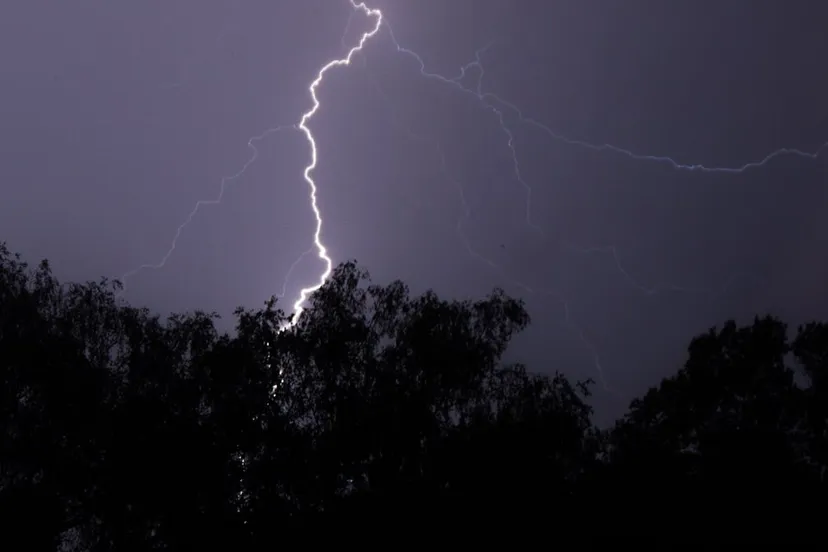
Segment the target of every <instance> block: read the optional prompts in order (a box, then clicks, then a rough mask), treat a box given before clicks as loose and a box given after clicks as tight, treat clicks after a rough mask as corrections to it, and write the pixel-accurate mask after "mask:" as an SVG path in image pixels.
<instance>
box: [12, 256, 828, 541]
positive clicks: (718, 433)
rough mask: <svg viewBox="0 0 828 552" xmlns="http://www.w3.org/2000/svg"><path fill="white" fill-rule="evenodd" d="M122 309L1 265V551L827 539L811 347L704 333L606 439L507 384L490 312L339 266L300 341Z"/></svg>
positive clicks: (780, 338)
mask: <svg viewBox="0 0 828 552" xmlns="http://www.w3.org/2000/svg"><path fill="white" fill-rule="evenodd" d="M117 290H118V284H117V283H116V282H108V281H106V280H102V281H100V282H89V283H85V284H70V285H62V284H60V283H59V282H58V281H57V280H56V279H55V278H54V277H53V276H52V274H51V272H50V269H49V266H48V264H47V263H45V262H44V263H42V264H41V265H39V266H38V267H35V268H30V267H28V266H27V265H25V263H23V262H22V261H21V260H20V258H19V257H17V256H13V255H11V254H10V253H9V251H8V250H7V249H6V248H5V247H4V246H0V371H2V378H3V380H2V387H0V430H2V431H0V438H2V448H0V519H2V527H3V529H4V537H5V539H4V543H11V544H10V545H9V548H8V549H12V550H14V549H25V550H54V549H56V548H58V547H59V546H62V547H63V549H75V550H153V549H164V550H191V549H194V548H207V547H222V548H227V547H232V548H234V549H238V550H264V549H267V550H270V549H272V548H273V547H274V546H276V545H278V544H281V543H282V542H284V539H286V538H292V537H301V538H303V539H304V540H303V542H304V543H306V544H307V543H308V542H309V541H310V540H311V539H314V538H321V537H322V536H327V535H328V534H329V532H328V531H325V529H328V530H333V529H342V528H346V529H352V530H353V529H355V528H357V527H368V525H369V524H370V525H371V526H372V527H374V528H375V532H376V528H381V529H383V530H386V529H389V528H393V527H396V528H399V529H407V530H410V529H411V528H414V527H416V528H417V530H418V531H423V530H436V529H437V528H447V529H450V530H458V529H460V528H461V527H463V526H464V524H465V523H466V522H467V521H468V522H471V523H473V524H474V527H482V526H486V527H504V526H517V525H515V524H516V523H517V522H518V521H520V523H521V525H520V527H521V531H522V532H523V534H527V533H528V532H529V531H532V530H536V531H538V532H543V533H544V534H546V533H547V532H548V527H549V523H556V524H557V526H558V527H576V526H578V527H587V526H588V532H587V533H585V534H584V536H582V537H581V538H593V537H602V536H603V537H610V536H617V535H620V534H638V535H647V534H650V533H652V532H653V531H655V530H656V529H657V530H658V531H660V532H661V534H665V535H668V534H669V535H671V536H672V537H673V538H675V539H677V540H681V541H682V542H685V543H686V542H690V541H692V540H693V539H695V538H699V539H701V538H704V539H705V542H710V539H711V538H717V539H719V540H718V541H717V542H725V541H726V540H728V539H731V540H734V542H742V543H744V542H765V541H767V540H768V539H769V538H777V537H780V536H781V535H787V536H786V537H785V538H786V539H787V541H788V542H789V541H790V540H791V538H792V537H791V535H790V533H792V532H794V530H793V529H792V528H793V527H796V528H797V529H796V531H795V534H796V535H799V536H802V535H804V534H808V535H810V538H811V539H812V541H813V539H814V538H818V536H819V527H820V525H819V524H818V523H817V518H818V516H819V515H820V514H821V512H822V504H824V503H825V498H826V497H825V484H824V480H825V471H826V468H825V467H826V465H828V447H827V446H826V417H827V416H828V410H826V408H828V407H826V404H828V403H826V393H828V387H826V386H827V385H828V383H826V380H827V379H828V371H827V370H828V367H826V363H828V326H826V325H825V324H823V323H818V322H814V323H810V324H806V325H804V326H802V327H801V328H799V329H798V330H797V332H796V333H795V335H793V336H790V335H789V333H790V332H789V331H788V328H787V327H786V326H785V324H783V323H782V322H781V321H779V320H777V319H775V318H772V317H765V318H757V319H755V320H754V321H753V323H752V324H750V325H747V326H741V327H740V326H738V325H737V324H736V323H735V322H728V323H726V324H724V325H723V326H722V327H721V328H719V329H716V328H713V329H711V330H709V331H708V332H706V333H704V334H702V335H699V336H697V337H696V338H694V339H693V340H692V341H691V343H690V346H689V348H688V358H687V361H686V363H685V365H684V366H683V367H682V368H681V369H680V370H679V371H678V372H677V373H676V374H675V375H673V376H671V377H668V378H665V379H664V380H663V381H662V382H661V383H660V384H659V385H658V386H656V387H653V388H652V389H650V390H649V391H648V392H647V393H646V394H645V395H644V396H643V397H641V398H639V399H636V400H634V401H632V403H631V405H630V408H629V411H628V412H627V413H626V414H625V415H624V416H623V417H622V418H621V419H620V420H619V421H618V422H617V423H616V425H615V426H614V427H612V428H610V429H608V430H605V431H600V430H598V429H597V428H595V427H594V426H593V425H592V422H591V413H592V410H591V407H590V406H589V404H588V402H587V401H588V399H589V396H590V393H589V389H590V385H591V382H575V383H572V382H570V381H569V380H568V379H567V378H566V377H564V376H563V375H561V374H559V373H555V374H553V375H548V376H547V375H540V374H537V373H532V372H530V371H528V370H527V368H526V367H525V366H523V365H521V364H505V363H504V362H503V361H502V358H503V355H504V353H505V351H506V349H507V347H508V346H509V343H510V341H511V339H512V337H514V336H515V335H516V334H517V333H518V332H520V331H521V330H523V329H524V328H525V327H526V326H527V325H528V324H529V316H528V314H527V312H526V310H525V308H524V306H523V304H522V303H521V302H520V301H518V300H515V299H512V298H510V297H508V296H506V295H505V294H504V293H503V291H502V290H499V289H495V290H494V291H493V292H492V293H491V294H490V295H489V296H487V297H485V298H483V299H480V300H476V301H471V300H466V301H446V300H443V299H440V298H439V297H437V295H435V294H434V293H432V292H428V293H425V294H423V295H421V296H412V295H411V294H410V292H409V290H408V288H407V287H406V286H405V285H404V284H403V283H401V282H393V283H391V284H389V285H385V286H380V285H375V284H373V283H372V282H371V280H370V278H369V276H368V274H367V273H366V272H365V271H364V270H362V269H360V268H359V267H358V266H357V265H356V264H355V263H353V262H350V263H344V264H342V265H340V266H339V267H337V269H336V270H335V271H334V273H333V275H332V277H331V279H330V280H329V281H328V282H327V283H326V285H325V286H323V287H322V289H320V290H319V291H318V292H317V293H315V294H314V295H313V296H312V297H311V298H310V301H309V305H308V309H307V310H306V311H305V312H304V314H303V316H302V318H301V319H300V320H298V321H297V323H296V324H295V325H294V326H290V325H288V324H287V322H288V318H287V317H286V315H285V314H284V313H283V312H282V311H280V310H279V309H278V308H277V304H276V303H275V301H273V300H271V301H270V302H268V303H267V304H266V305H265V307H264V308H261V309H258V310H245V309H239V310H237V311H236V313H235V319H236V328H235V331H234V332H233V333H232V334H220V333H219V332H218V331H217V330H216V328H215V325H214V322H215V318H216V315H214V314H208V313H203V312H193V313H189V314H177V315H173V316H171V317H169V318H168V319H166V320H161V319H160V318H159V317H158V316H155V315H153V314H152V313H150V312H149V311H148V310H146V309H138V308H133V307H130V306H129V305H127V304H126V303H124V302H123V301H121V300H119V299H117V298H116V292H117ZM529 519H534V520H537V522H536V523H534V524H527V520H529ZM576 524H577V525H576ZM401 534H402V533H401ZM4 549H6V548H4Z"/></svg>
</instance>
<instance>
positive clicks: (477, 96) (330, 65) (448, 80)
mask: <svg viewBox="0 0 828 552" xmlns="http://www.w3.org/2000/svg"><path fill="white" fill-rule="evenodd" d="M348 1H349V3H350V5H351V7H352V8H353V11H352V12H351V14H350V15H349V18H348V21H347V25H346V29H345V32H344V33H343V35H342V39H341V43H342V45H343V48H346V46H345V36H346V35H347V32H348V30H349V29H350V26H351V23H352V20H353V17H354V15H355V14H358V13H362V14H364V15H365V16H366V17H368V18H369V19H373V20H374V25H373V27H372V28H371V29H370V30H369V31H367V32H365V33H363V34H362V35H361V37H360V39H359V41H358V43H357V44H356V45H355V46H353V47H352V48H350V49H348V50H347V53H346V55H345V56H344V57H342V58H339V59H333V60H331V61H329V62H327V63H326V64H325V65H323V66H322V67H321V68H320V69H319V71H318V72H317V73H316V77H315V78H314V80H313V81H312V82H311V83H310V85H309V86H308V93H309V95H310V97H311V100H312V106H311V108H310V109H309V110H308V111H306V112H305V113H303V114H302V116H301V118H300V121H299V123H298V124H295V125H290V126H281V127H275V128H272V129H269V130H267V131H265V132H264V133H262V134H261V135H258V136H255V137H253V138H251V139H250V140H249V141H248V146H249V147H250V148H251V149H252V151H253V154H252V156H251V157H250V158H249V159H248V161H247V162H246V163H245V164H244V166H243V167H242V168H241V170H240V171H238V172H237V173H236V174H234V175H232V176H229V177H225V178H223V179H222V180H221V187H220V192H219V195H218V197H217V198H215V199H212V200H201V201H199V202H197V203H196V205H195V207H194V208H193V210H192V211H191V212H190V214H189V215H188V217H187V218H186V219H185V221H184V222H183V223H182V224H181V225H180V226H179V227H178V229H177V230H176V233H175V236H174V238H173V240H172V243H171V246H170V248H169V249H168V251H167V253H166V254H165V255H164V257H163V258H162V259H161V261H160V262H159V263H157V264H146V265H142V266H140V267H138V268H137V269H135V270H132V271H130V272H128V273H126V274H125V275H124V276H123V277H122V281H126V279H128V278H129V277H132V276H134V275H135V274H136V273H137V272H139V271H140V270H143V269H160V268H163V267H164V265H165V264H166V262H167V261H168V259H169V258H170V256H171V255H172V254H173V252H174V251H175V248H176V244H177V241H178V239H179V237H180V236H181V233H182V232H183V230H184V228H185V227H186V226H187V225H188V224H189V223H190V222H191V221H192V219H193V218H194V217H195V215H196V214H197V213H198V211H199V209H200V208H201V207H202V206H203V205H212V204H218V203H220V202H221V200H222V197H223V195H224V192H225V188H226V186H227V185H228V184H229V183H230V182H232V181H233V180H236V179H237V178H239V177H240V176H241V175H242V174H244V172H245V171H246V169H247V168H248V167H249V166H250V165H251V164H252V163H253V162H254V161H255V160H256V158H257V156H258V150H257V149H256V146H255V144H256V142H258V141H260V140H262V139H264V138H265V137H266V136H268V135H269V134H271V133H273V132H276V131H279V130H283V129H287V128H292V129H295V130H299V131H301V132H302V133H303V134H304V136H305V138H306V140H307V142H308V144H309V147H310V154H311V155H310V162H309V164H308V165H307V166H306V167H305V169H304V172H303V177H304V180H305V182H306V184H307V186H308V189H309V200H310V205H311V210H312V212H313V216H314V219H315V229H314V232H313V239H312V242H313V245H312V246H311V248H310V249H309V250H308V251H306V252H304V253H303V254H302V255H301V256H300V257H299V258H297V259H296V260H295V261H294V262H293V264H292V265H291V267H290V269H289V271H288V273H287V274H286V276H285V280H284V283H283V285H282V291H281V294H280V295H279V297H283V296H284V295H285V288H286V285H287V281H288V279H289V278H290V276H291V274H292V272H293V270H294V269H295V268H296V266H297V265H298V264H299V262H300V261H301V260H303V259H304V258H305V257H306V256H307V255H309V254H311V253H312V252H315V253H316V257H317V258H318V259H319V260H321V261H322V262H323V265H324V270H323V271H322V272H321V274H320V275H319V277H318V279H317V281H316V283H315V284H313V285H310V286H308V287H305V288H302V289H301V290H300V291H299V295H298V298H297V299H296V301H295V302H294V303H293V316H292V317H291V319H290V321H289V322H288V323H287V324H286V325H285V326H283V328H282V329H286V328H288V327H292V326H294V325H295V324H296V323H297V322H298V320H299V318H300V316H301V314H302V312H303V311H304V305H305V303H306V301H307V300H308V298H309V297H310V296H311V295H312V294H313V293H314V292H315V291H317V290H318V289H320V288H321V287H322V286H323V285H324V284H325V282H326V281H327V280H328V278H329V277H330V275H331V272H332V269H333V260H332V259H331V257H330V255H329V254H328V250H327V248H326V246H325V244H324V242H323V240H322V228H323V217H322V213H321V211H320V209H319V206H318V201H317V196H318V188H317V185H316V182H315V181H314V180H313V177H312V173H313V171H314V169H315V168H316V166H317V164H318V150H317V144H316V140H315V138H314V135H313V132H312V131H311V129H310V127H309V123H310V121H311V119H312V118H313V117H314V115H316V113H317V112H318V111H319V109H320V101H319V99H318V97H317V90H318V88H319V86H321V85H322V83H323V81H324V78H325V75H326V74H327V72H328V71H329V70H331V69H334V68H336V67H340V66H350V65H351V63H352V60H353V59H354V56H355V55H357V54H358V53H359V52H361V51H362V50H363V47H364V46H365V44H366V43H367V41H369V40H370V39H372V38H374V37H375V36H376V35H377V34H379V32H380V30H381V29H382V28H385V29H386V30H387V34H388V36H389V37H390V40H391V42H392V44H393V46H394V48H395V49H396V51H397V52H398V53H400V54H403V55H406V56H408V57H410V58H411V59H413V60H414V61H416V63H417V64H418V66H419V74H420V75H421V76H422V77H424V78H427V79H431V80H435V81H437V82H439V83H442V84H443V85H446V86H449V87H451V88H453V89H454V90H456V91H458V92H459V93H462V94H464V95H466V96H468V97H469V98H470V99H473V100H475V101H476V102H478V103H479V105H480V106H481V107H483V108H484V109H486V110H488V111H489V112H490V113H491V114H493V115H494V117H495V120H496V122H497V124H498V127H499V129H500V130H501V131H502V133H503V135H504V139H505V144H506V147H507V148H508V150H509V152H510V155H511V160H512V172H513V176H514V179H515V181H516V182H518V183H519V184H520V185H521V187H522V188H523V190H524V193H525V221H526V225H527V226H528V227H530V228H532V229H533V230H535V231H536V232H537V233H538V234H540V235H541V236H543V237H544V238H545V237H546V236H545V234H544V232H543V230H542V229H541V228H540V227H539V226H538V225H537V224H536V223H535V222H534V221H533V219H532V187H531V185H530V184H529V183H528V182H526V180H525V179H524V177H523V175H522V172H521V168H520V162H519V156H518V151H517V147H516V145H515V135H514V132H513V130H512V128H511V127H510V126H509V123H508V122H507V119H509V118H508V117H507V114H509V115H511V116H512V117H513V118H514V119H513V120H516V121H517V122H518V123H520V124H523V125H528V126H532V127H534V128H536V129H538V130H540V131H542V132H543V133H545V134H546V135H547V136H548V137H549V138H550V139H552V140H554V141H556V142H559V143H565V144H567V145H570V146H575V147H580V148H585V149H588V150H592V151H595V152H601V153H611V154H615V155H620V156H624V157H627V158H629V159H631V160H634V161H641V162H651V163H661V164H667V165H669V166H671V167H672V168H673V169H674V170H679V171H690V172H702V173H727V174H740V173H743V172H745V171H748V170H751V169H758V168H761V167H763V166H765V165H767V164H768V163H769V162H770V161H772V160H773V159H775V158H778V157H782V156H796V157H800V158H803V159H807V160H817V159H818V158H819V157H820V155H821V153H822V151H823V150H824V149H825V148H826V147H828V142H826V143H825V144H823V145H822V146H820V147H819V148H818V149H817V150H816V151H815V152H806V151H803V150H799V149H794V148H781V149H778V150H776V151H773V152H771V153H770V154H768V155H766V156H765V157H764V158H762V159H760V160H758V161H752V162H748V163H745V164H743V165H741V166H734V167H724V166H718V167H717V166H712V167H708V166H705V165H703V164H698V163H695V164H688V163H682V162H679V161H677V160H675V159H674V158H672V157H669V156H661V155H650V154H642V153H637V152H634V151H632V150H629V149H626V148H623V147H619V146H616V145H612V144H607V143H592V142H588V141H584V140H578V139H573V138H570V137H567V136H565V135H563V134H561V133H559V132H556V131H555V130H553V129H552V128H550V127H549V126H547V125H545V124H543V123H542V122H540V121H538V120H536V119H534V118H532V117H529V116H527V115H525V114H524V112H523V111H522V110H521V108H519V107H518V106H517V105H516V104H514V103H512V102H509V101H507V100H505V99H503V98H502V97H500V96H498V95H497V94H494V93H491V92H486V91H484V90H483V80H484V77H485V67H484V64H483V56H484V54H485V53H486V51H487V50H488V49H489V48H490V47H491V46H492V45H493V44H494V43H490V44H488V45H486V46H485V47H483V48H481V49H479V50H477V51H476V52H475V55H474V60H473V61H471V62H470V63H467V64H466V65H464V66H463V67H461V69H460V72H459V74H458V75H456V76H454V77H447V76H444V75H440V74H438V73H432V72H429V71H427V69H426V63H425V61H424V60H423V58H422V57H421V56H420V55H419V54H417V53H416V52H414V51H413V50H410V49H408V48H405V47H403V46H402V45H401V44H400V42H399V41H398V40H397V38H396V36H395V34H394V30H393V28H392V27H391V25H390V23H389V22H388V20H387V18H384V17H383V14H382V12H381V11H380V10H379V9H373V8H369V7H367V5H366V4H365V3H364V2H357V1H356V0H348ZM363 61H364V58H363ZM471 71H475V72H476V78H475V79H474V81H475V85H474V86H473V87H469V86H467V85H465V84H464V81H465V79H466V78H467V76H468V74H469V72H471ZM386 99H387V98H386ZM408 134H409V136H410V137H411V138H412V139H417V140H422V139H424V137H422V136H418V135H415V134H414V133H413V132H411V131H410V129H408ZM435 143H436V148H435V151H436V152H437V155H438V158H439V164H440V168H441V170H442V172H443V173H444V174H445V175H446V177H447V179H448V181H449V182H450V183H451V184H452V185H453V186H454V187H455V189H456V191H457V193H458V197H459V200H460V203H461V207H462V213H461V215H460V218H458V221H457V224H456V228H455V229H456V232H457V235H458V237H459V238H460V240H461V241H462V243H463V244H464V245H465V248H466V251H467V253H468V254H469V255H470V256H472V257H474V258H476V259H478V260H479V261H481V262H483V263H484V264H486V265H488V266H489V267H490V268H491V269H492V270H495V271H497V272H499V273H500V274H501V275H502V276H504V277H506V278H507V279H508V280H509V281H511V282H512V283H513V284H514V285H516V286H518V287H520V288H521V289H523V290H524V291H526V292H528V293H542V294H545V295H549V296H553V297H555V298H556V299H558V300H559V301H560V302H561V305H562V307H563V311H564V319H565V324H566V325H567V326H568V327H569V328H570V329H571V330H573V331H574V332H575V333H576V334H577V336H578V338H579V339H580V340H581V341H582V343H583V344H584V345H585V346H586V347H587V348H588V349H589V350H590V351H591V353H592V356H593V359H594V365H595V368H596V369H597V371H598V374H599V377H600V379H601V382H602V384H603V387H604V388H605V389H606V390H608V391H612V390H611V389H610V388H609V387H608V386H607V384H606V381H605V378H604V373H603V368H602V366H601V362H600V357H599V354H598V351H597V349H596V348H595V346H594V345H593V344H592V343H591V342H590V341H589V340H588V339H587V337H586V335H585V333H584V331H583V330H582V329H581V328H580V327H578V326H577V325H575V323H574V321H573V320H572V319H571V317H570V305H569V301H568V300H567V299H566V297H564V296H563V295H561V294H560V293H557V292H555V291H554V290H548V289H539V288H533V287H531V286H529V285H527V284H526V283H524V282H522V281H520V280H517V279H515V278H513V277H511V276H510V275H509V274H508V273H507V271H505V270H504V269H503V268H502V267H501V266H500V265H498V264H497V263H495V262H494V261H492V260H491V259H489V258H488V257H486V256H485V255H482V254H481V253H479V252H478V251H476V250H475V249H474V248H473V247H472V246H471V244H470V242H469V239H468V236H467V235H466V233H465V230H464V223H465V222H466V221H467V220H468V219H469V218H470V217H471V214H472V213H471V209H470V207H469V204H468V202H467V201H466V195H465V191H464V189H463V185H462V184H461V183H460V182H459V181H458V180H457V179H454V178H452V177H451V176H450V175H449V173H448V166H447V161H446V158H445V155H444V153H443V150H442V148H441V146H440V144H439V142H435ZM560 243H561V244H563V245H565V246H566V247H567V248H568V249H570V250H572V251H576V252H579V253H582V254H592V253H604V254H609V255H610V256H611V258H612V260H613V262H614V265H615V267H616V269H617V270H618V272H619V273H620V274H621V276H622V277H623V278H624V280H625V281H627V283H628V284H629V285H630V286H632V287H633V288H635V289H637V290H638V291H640V292H642V293H644V294H646V295H654V294H657V293H660V292H664V291H674V292H699V293H709V292H710V291H709V290H701V289H698V288H689V287H683V286H677V285H673V284H665V283H659V284H657V285H654V286H644V285H642V284H640V283H639V282H637V281H636V280H635V279H634V278H633V277H632V276H631V274H630V273H629V271H628V270H627V269H626V268H625V267H624V266H623V265H622V263H621V260H620V257H619V253H618V250H617V249H616V248H615V247H614V246H602V247H588V248H585V247H579V246H575V245H574V244H571V243H566V242H563V241H562V240H561V241H560ZM736 277H738V276H734V277H732V278H731V279H730V280H728V282H727V283H726V284H725V286H724V288H723V290H725V289H727V288H728V287H729V286H730V285H732V283H733V281H734V280H735V278H736ZM723 290H722V291H723Z"/></svg>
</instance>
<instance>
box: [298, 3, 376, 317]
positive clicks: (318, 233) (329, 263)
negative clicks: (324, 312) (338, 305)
mask: <svg viewBox="0 0 828 552" xmlns="http://www.w3.org/2000/svg"><path fill="white" fill-rule="evenodd" d="M349 2H350V3H351V6H352V7H353V8H354V10H355V11H361V12H362V13H364V14H365V15H366V16H367V17H370V18H373V19H374V27H373V28H372V29H371V30H369V31H366V32H364V33H362V37H360V39H359V42H358V43H357V45H356V46H354V47H353V48H351V49H350V50H348V54H347V55H346V56H345V57H344V58H341V59H334V60H331V61H329V62H328V63H326V64H325V65H323V66H322V68H321V69H320V70H319V72H318V73H317V74H316V78H315V79H314V80H313V82H311V84H310V86H309V87H308V92H309V93H310V96H311V99H312V100H313V106H312V107H311V108H310V109H309V110H308V111H306V112H305V113H303V114H302V119H301V120H300V121H299V125H298V128H299V129H300V130H301V131H302V132H304V133H305V138H307V140H308V144H309V145H310V149H311V161H310V164H309V165H308V166H307V167H305V172H304V177H305V182H307V184H308V187H309V188H310V203H311V209H312V210H313V216H314V217H315V218H316V229H315V230H314V232H313V246H314V248H315V249H316V256H317V257H318V258H319V259H320V260H321V261H322V262H323V263H324V264H325V270H324V271H322V274H320V275H319V279H318V280H317V282H316V284H314V285H312V286H309V287H306V288H302V289H301V290H299V298H298V299H296V302H295V303H293V313H294V314H293V317H292V318H291V321H290V323H289V324H288V326H292V325H295V324H296V323H297V322H298V320H299V317H300V316H302V312H303V311H304V307H303V305H304V303H305V301H307V299H308V296H309V295H310V294H312V293H313V292H315V291H316V290H318V289H319V288H321V287H322V286H323V285H325V282H326V281H327V280H328V277H329V276H330V275H331V270H333V260H331V258H330V257H329V256H328V250H327V248H326V247H325V244H324V243H322V213H321V212H320V211H319V206H318V205H317V200H316V198H317V191H318V190H317V187H316V183H315V182H314V181H313V178H312V177H311V173H312V172H313V170H314V169H315V168H316V164H317V160H318V153H317V149H316V140H315V139H314V138H313V132H311V129H310V128H309V127H308V123H309V122H310V120H311V118H313V116H314V115H315V114H316V112H317V111H319V107H320V103H319V98H317V97H316V89H317V88H318V87H319V85H320V84H322V81H323V80H324V78H325V73H327V72H328V71H330V70H331V69H333V68H335V67H341V66H348V65H350V64H351V60H352V59H353V57H354V55H355V54H356V53H357V52H359V51H361V50H362V48H363V46H365V43H366V42H367V41H368V40H369V39H370V38H371V37H373V36H374V35H376V34H377V33H378V32H379V30H380V27H381V26H382V12H381V11H380V10H377V9H371V8H369V7H368V6H366V5H365V3H364V2H359V3H357V2H356V1H355V0H349ZM348 22H349V24H350V19H349V21H348Z"/></svg>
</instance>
